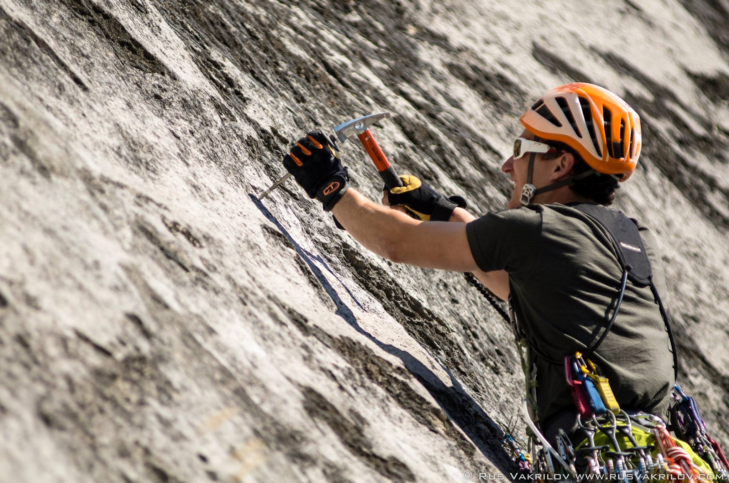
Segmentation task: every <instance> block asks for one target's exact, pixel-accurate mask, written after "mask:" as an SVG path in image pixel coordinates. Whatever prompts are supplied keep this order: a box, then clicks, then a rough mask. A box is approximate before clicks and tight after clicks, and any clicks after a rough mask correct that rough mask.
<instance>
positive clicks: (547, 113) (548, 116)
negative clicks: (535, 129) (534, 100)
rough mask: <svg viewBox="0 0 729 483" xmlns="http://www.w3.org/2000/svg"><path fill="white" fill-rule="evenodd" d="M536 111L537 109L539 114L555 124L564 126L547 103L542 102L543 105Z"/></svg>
mask: <svg viewBox="0 0 729 483" xmlns="http://www.w3.org/2000/svg"><path fill="white" fill-rule="evenodd" d="M536 111H537V114H539V115H540V116H542V117H543V118H544V119H546V120H547V121H549V122H551V123H552V124H554V125H555V126H557V127H562V123H561V122H559V119H557V118H556V117H554V114H552V111H550V110H549V108H548V107H547V105H546V104H542V105H541V107H539V109H536Z"/></svg>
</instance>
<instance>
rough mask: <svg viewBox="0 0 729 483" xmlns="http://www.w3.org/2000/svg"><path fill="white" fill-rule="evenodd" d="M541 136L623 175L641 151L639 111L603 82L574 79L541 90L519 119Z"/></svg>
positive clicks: (603, 170)
mask: <svg viewBox="0 0 729 483" xmlns="http://www.w3.org/2000/svg"><path fill="white" fill-rule="evenodd" d="M519 120H520V121H521V123H522V125H523V126H524V127H525V128H526V129H527V130H528V131H530V132H531V133H532V134H534V135H536V136H539V137H540V138H542V139H544V140H545V141H557V142H561V143H564V144H566V145H567V146H569V147H570V148H572V149H574V150H575V151H576V152H577V153H579V154H580V156H582V159H584V160H585V162H586V163H587V164H588V165H589V166H590V167H591V168H592V169H594V170H595V171H597V172H598V173H603V174H609V175H614V176H616V177H620V181H625V180H627V179H628V178H629V177H630V175H632V174H633V171H635V167H636V165H637V164H638V158H639V157H640V148H641V129H640V116H638V113H637V112H635V111H634V110H633V108H631V107H630V106H629V105H628V104H627V103H626V102H625V101H624V100H622V99H621V98H619V97H618V96H616V95H615V94H613V93H612V92H610V91H608V90H607V89H604V88H602V87H599V86H596V85H593V84H586V83H581V82H579V83H574V84H565V85H563V86H559V87H557V88H555V89H552V90H551V91H549V92H547V93H546V94H545V95H544V96H542V98H541V99H539V101H537V103H536V104H534V105H533V106H532V107H531V108H530V109H529V110H528V111H527V112H525V113H524V114H523V115H522V116H521V118H520V119H519Z"/></svg>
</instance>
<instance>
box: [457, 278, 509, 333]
mask: <svg viewBox="0 0 729 483" xmlns="http://www.w3.org/2000/svg"><path fill="white" fill-rule="evenodd" d="M464 275H465V276H466V281H467V282H468V283H469V284H471V285H472V286H473V287H475V288H476V290H478V291H479V292H480V293H481V295H483V296H484V298H485V299H486V300H488V301H489V303H490V304H491V306H492V307H493V308H494V310H496V312H498V313H499V315H500V316H501V318H502V319H504V320H505V321H506V322H508V323H509V324H511V318H510V317H509V314H507V313H506V310H504V309H503V307H501V305H500V304H499V302H498V301H497V300H496V295H494V293H493V292H491V290H489V289H488V288H486V286H485V285H484V284H482V283H481V282H479V280H478V279H477V278H476V276H475V275H474V274H472V273H465V274H464Z"/></svg>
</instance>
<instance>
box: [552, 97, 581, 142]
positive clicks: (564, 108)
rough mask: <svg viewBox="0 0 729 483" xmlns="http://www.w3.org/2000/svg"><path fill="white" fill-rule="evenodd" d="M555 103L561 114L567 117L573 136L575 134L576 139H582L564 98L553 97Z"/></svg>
mask: <svg viewBox="0 0 729 483" xmlns="http://www.w3.org/2000/svg"><path fill="white" fill-rule="evenodd" d="M554 100H555V101H557V104H559V107H560V109H562V112H564V115H565V116H567V120H568V121H569V123H570V126H572V129H573V130H574V131H575V134H577V136H578V137H582V133H581V132H580V130H579V129H578V128H577V123H576V122H575V116H574V115H573V114H572V109H570V107H569V106H568V105H567V99H565V98H564V97H555V99H554Z"/></svg>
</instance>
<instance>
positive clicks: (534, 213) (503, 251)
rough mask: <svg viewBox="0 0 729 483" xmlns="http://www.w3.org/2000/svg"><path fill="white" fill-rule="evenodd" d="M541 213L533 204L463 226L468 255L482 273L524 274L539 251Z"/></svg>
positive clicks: (488, 216)
mask: <svg viewBox="0 0 729 483" xmlns="http://www.w3.org/2000/svg"><path fill="white" fill-rule="evenodd" d="M541 232H542V213H541V210H540V209H538V208H534V207H524V208H517V209H514V210H507V211H502V212H500V213H489V214H487V215H485V216H482V217H481V218H478V219H477V220H474V221H472V222H470V223H469V224H468V225H466V236H467V237H468V244H469V246H470V247H471V254H472V255H473V258H474V260H475V261H476V265H478V268H480V269H481V270H483V271H484V272H491V271H493V270H506V271H507V272H509V273H517V272H522V273H526V272H527V271H529V270H531V268H532V267H533V265H534V262H535V261H536V258H537V255H538V251H539V241H540V239H541Z"/></svg>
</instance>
